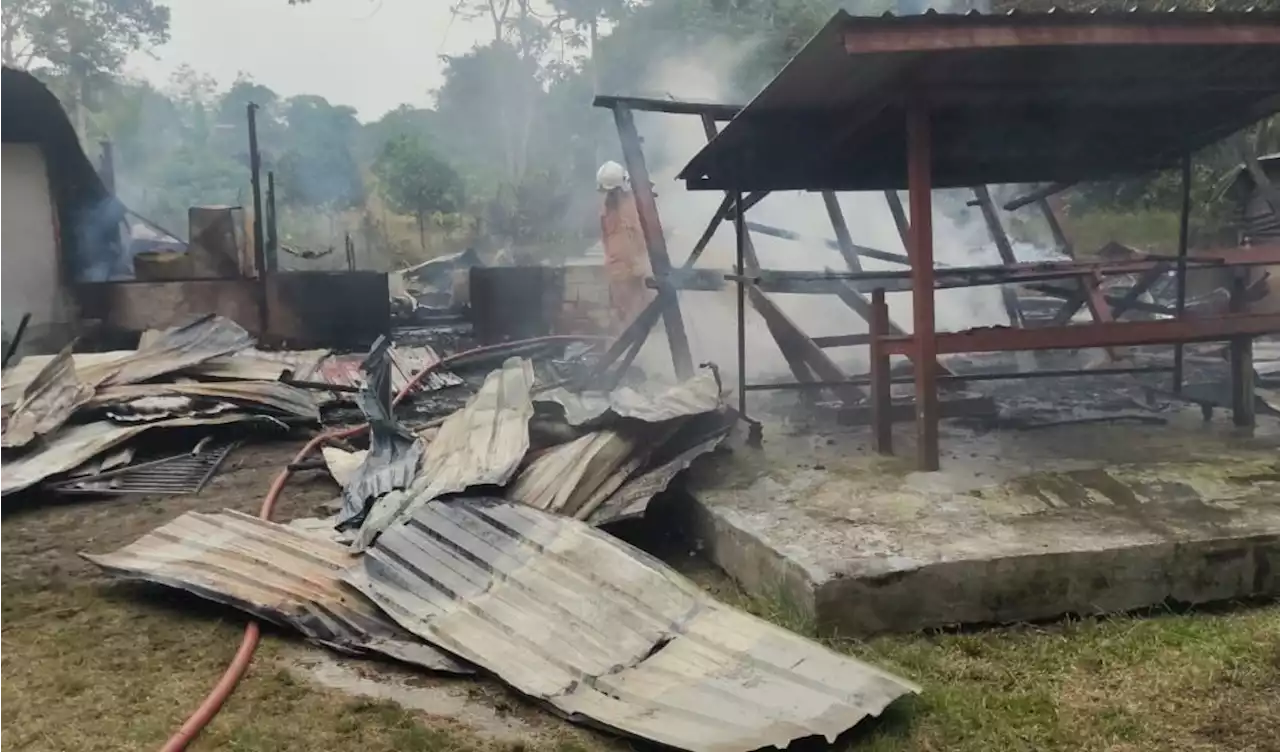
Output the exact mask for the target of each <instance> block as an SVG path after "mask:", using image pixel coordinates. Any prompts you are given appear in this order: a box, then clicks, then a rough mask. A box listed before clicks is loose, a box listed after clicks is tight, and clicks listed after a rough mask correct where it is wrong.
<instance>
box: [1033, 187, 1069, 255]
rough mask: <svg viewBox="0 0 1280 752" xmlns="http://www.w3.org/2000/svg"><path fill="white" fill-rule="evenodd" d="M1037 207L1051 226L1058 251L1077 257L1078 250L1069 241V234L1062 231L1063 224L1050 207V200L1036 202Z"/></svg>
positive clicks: (1050, 230)
mask: <svg viewBox="0 0 1280 752" xmlns="http://www.w3.org/2000/svg"><path fill="white" fill-rule="evenodd" d="M1036 206H1037V207H1039V208H1040V214H1041V215H1043V216H1044V221H1045V223H1046V224H1048V225H1049V233H1050V234H1051V235H1053V243H1054V245H1056V246H1058V250H1060V251H1062V252H1063V253H1065V254H1067V255H1068V256H1070V257H1071V258H1075V257H1076V250H1075V248H1073V247H1072V246H1071V241H1070V240H1068V239H1067V233H1066V232H1064V231H1063V229H1062V223H1061V222H1059V221H1058V215H1057V214H1055V213H1054V212H1053V207H1052V206H1050V205H1049V199H1047V198H1042V199H1039V200H1038V201H1036Z"/></svg>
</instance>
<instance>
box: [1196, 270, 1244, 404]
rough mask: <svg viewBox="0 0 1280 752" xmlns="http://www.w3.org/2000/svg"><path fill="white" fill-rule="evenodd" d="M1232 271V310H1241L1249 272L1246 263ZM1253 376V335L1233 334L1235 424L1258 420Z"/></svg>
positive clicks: (1232, 378) (1232, 377) (1233, 311)
mask: <svg viewBox="0 0 1280 752" xmlns="http://www.w3.org/2000/svg"><path fill="white" fill-rule="evenodd" d="M1231 271H1232V275H1231V312H1232V313H1240V312H1241V311H1243V310H1244V308H1245V290H1246V289H1247V288H1248V283H1247V281H1246V279H1247V276H1248V273H1249V272H1248V269H1247V267H1238V268H1235V269H1232V270H1231ZM1180 375H1181V374H1179V376H1180ZM1253 376H1254V372H1253V337H1248V336H1245V337H1234V338H1232V340H1231V421H1232V422H1233V423H1235V424H1236V425H1237V426H1245V427H1251V426H1253V425H1255V424H1256V423H1257V420H1258V418H1257V408H1258V406H1257V398H1256V396H1255V393H1254V378H1253Z"/></svg>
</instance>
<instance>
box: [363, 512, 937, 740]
mask: <svg viewBox="0 0 1280 752" xmlns="http://www.w3.org/2000/svg"><path fill="white" fill-rule="evenodd" d="M344 577H345V579H346V581H347V582H349V583H351V584H352V585H354V586H355V587H356V588H357V589H359V590H360V591H361V592H363V593H365V594H366V595H368V596H369V597H370V598H371V599H372V600H373V601H374V602H375V603H377V604H378V605H379V606H381V607H382V608H383V610H384V611H385V612H386V613H387V614H389V615H390V616H391V617H392V618H393V619H395V620H396V621H397V622H399V623H400V624H401V625H402V626H404V627H405V628H406V629H409V630H410V631H412V632H414V633H415V634H418V635H419V636H421V637H423V638H424V639H426V640H428V641H430V642H431V643H433V644H435V645H437V646H439V647H441V648H443V649H445V650H447V651H448V652H450V653H452V654H455V655H458V656H460V657H462V658H464V659H465V660H468V661H470V662H472V663H475V664H476V665H478V666H480V667H481V668H483V669H486V670H488V671H491V672H493V673H495V674H497V675H498V676H499V677H500V678H501V679H503V681H505V682H507V683H508V684H510V685H511V686H513V687H514V688H516V689H517V690H519V691H521V692H523V693H525V694H527V695H530V696H532V697H535V698H538V699H541V700H543V701H545V702H547V703H549V704H550V705H552V706H553V707H555V708H556V709H558V710H560V711H561V712H563V713H565V714H567V715H568V716H569V717H570V718H571V719H574V720H589V721H591V722H594V723H596V724H599V725H603V726H606V727H609V728H612V729H616V730H617V731H620V732H623V733H626V734H631V735H633V736H637V737H640V738H643V739H648V740H652V741H654V742H658V743H660V744H665V745H668V746H671V747H675V748H678V749H686V750H694V751H696V752H745V750H754V749H759V748H761V747H767V746H771V745H772V746H786V745H787V744H788V743H789V742H791V741H792V740H794V739H798V738H802V737H807V736H813V735H819V736H823V737H825V738H827V739H829V740H834V738H835V737H836V736H837V735H838V734H840V733H841V732H843V731H845V730H846V729H849V728H851V727H852V726H854V725H855V724H857V723H858V722H859V721H861V720H862V719H863V718H865V717H867V716H869V715H878V714H879V713H880V712H881V711H883V710H884V708H885V707H886V706H888V705H889V703H891V702H893V701H894V700H895V699H897V698H898V697H900V696H901V695H903V694H906V693H908V692H917V691H919V688H918V687H917V686H916V685H914V684H912V683H911V682H909V681H907V680H905V679H902V678H900V677H897V676H894V675H892V674H890V673H887V672H885V671H882V670H880V669H877V668H875V667H874V666H870V665H868V664H866V663H863V662H861V661H858V660H856V659H853V658H850V657H847V656H843V655H840V654H837V653H835V652H832V651H830V650H828V649H826V648H824V647H822V646H821V645H819V644H817V643H815V642H813V641H811V640H807V639H805V638H803V637H800V636H799V635H796V634H794V633H792V632H789V631H787V630H785V629H782V628H780V627H777V626H775V625H772V624H769V623H768V622H765V621H762V620H760V619H757V618H755V617H752V616H749V615H747V614H745V613H743V612H741V611H737V610H735V609H732V608H729V607H728V606H725V605H724V604H722V603H719V602H717V601H715V600H713V599H712V598H710V597H709V596H707V595H706V594H705V593H703V592H702V591H701V590H699V589H698V588H697V586H695V585H693V584H692V583H691V582H689V581H687V580H686V579H684V578H683V577H681V576H680V575H679V574H677V573H676V572H674V571H672V570H671V569H670V568H669V567H667V566H666V565H664V564H663V563H661V562H660V561H658V560H656V559H654V558H653V557H651V556H649V555H648V554H645V553H643V552H642V551H639V550H637V549H635V548H632V547H631V546H628V545H627V544H625V543H623V542H621V541H619V540H617V539H615V538H613V537H612V536H610V535H608V534H606V533H602V532H600V531H598V530H595V529H594V528H592V527H589V526H588V525H586V524H584V523H582V522H578V521H576V520H571V519H568V518H565V517H560V516H555V515H550V514H547V513H545V512H540V511H538V510H536V509H533V508H531V507H527V506H524V505H522V504H519V503H514V502H503V501H497V500H491V499H473V498H468V499H457V500H455V501H452V502H450V501H433V502H430V503H428V504H426V505H424V506H422V507H420V508H419V509H418V510H417V511H416V512H415V513H414V515H413V516H412V518H411V519H409V520H408V521H407V522H406V523H405V524H397V525H394V526H392V527H391V528H388V529H387V530H386V531H385V532H384V533H383V535H382V537H381V538H380V539H379V540H378V542H377V544H376V545H375V546H373V547H372V548H371V549H370V550H369V551H368V552H367V553H366V554H365V556H364V557H362V558H361V560H360V562H359V563H358V564H357V565H356V566H355V567H353V568H352V569H350V570H348V572H347V574H346V575H345V576H344Z"/></svg>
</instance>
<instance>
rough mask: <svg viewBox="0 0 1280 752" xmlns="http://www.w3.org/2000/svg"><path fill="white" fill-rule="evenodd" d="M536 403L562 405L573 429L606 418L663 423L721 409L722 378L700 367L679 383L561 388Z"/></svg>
mask: <svg viewBox="0 0 1280 752" xmlns="http://www.w3.org/2000/svg"><path fill="white" fill-rule="evenodd" d="M537 401H538V402H552V403H555V404H557V405H560V406H561V407H562V408H564V414H565V420H567V421H568V423H569V425H571V426H581V425H584V424H587V423H590V422H592V421H594V420H597V419H599V418H602V417H604V416H606V415H611V416H613V417H617V418H635V419H636V420H642V421H644V422H646V423H661V422H663V421H667V420H673V419H675V418H680V417H685V416H689V415H697V414H699V413H707V412H712V411H714V410H718V409H720V407H721V394H720V379H719V377H718V376H717V375H716V373H715V371H714V370H713V369H711V368H700V369H698V373H697V374H695V375H694V376H693V377H692V378H690V379H687V380H685V381H683V382H681V383H678V384H662V383H659V382H645V383H644V384H642V385H640V386H638V387H632V386H621V387H619V388H617V389H614V390H613V391H611V392H571V391H569V390H568V389H565V388H564V387H558V388H556V389H551V390H548V391H546V392H543V393H542V394H539V395H538V398H537Z"/></svg>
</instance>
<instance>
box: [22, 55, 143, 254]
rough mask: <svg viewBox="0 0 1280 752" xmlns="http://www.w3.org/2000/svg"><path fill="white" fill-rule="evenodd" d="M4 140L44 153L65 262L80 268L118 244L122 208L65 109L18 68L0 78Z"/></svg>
mask: <svg viewBox="0 0 1280 752" xmlns="http://www.w3.org/2000/svg"><path fill="white" fill-rule="evenodd" d="M0 75H2V76H3V78H0V106H2V107H3V109H2V110H0V135H2V136H3V142H4V143H6V144H7V143H32V144H37V145H38V146H39V147H40V150H41V152H42V153H43V155H44V160H45V165H46V167H47V169H48V171H49V183H50V192H51V194H52V198H53V201H54V203H55V204H56V206H57V210H58V214H57V216H58V224H59V226H60V228H61V232H60V234H59V238H60V242H61V244H62V250H63V253H64V256H65V257H66V258H69V259H75V260H76V261H74V262H73V263H75V264H82V263H84V259H86V258H89V257H92V256H94V255H95V254H97V253H100V252H101V250H100V249H102V248H104V247H108V246H110V245H111V244H112V243H113V242H116V243H118V242H119V241H118V240H117V239H115V236H114V234H113V233H114V230H115V228H116V226H117V223H118V222H119V221H120V220H121V219H123V212H124V207H123V205H121V204H120V203H119V201H117V200H116V199H115V197H114V196H113V195H112V193H111V191H110V190H108V189H107V186H106V184H105V183H103V182H102V178H101V177H99V175H98V171H97V170H96V169H95V168H94V166H93V163H92V162H90V161H89V157H88V156H87V155H85V153H84V149H83V148H82V147H81V146H80V139H79V137H77V136H76V131H75V128H74V127H72V125H71V121H70V120H68V119H67V113H66V111H65V110H63V109H62V103H61V102H59V101H58V98H57V97H56V96H55V95H54V94H53V92H51V91H49V88H48V87H47V86H45V85H44V84H43V83H41V82H40V81H39V79H37V78H36V77H35V76H33V75H31V74H30V73H27V72H26V71H21V70H17V69H15V68H8V67H6V68H4V69H3V73H2V74H0Z"/></svg>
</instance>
